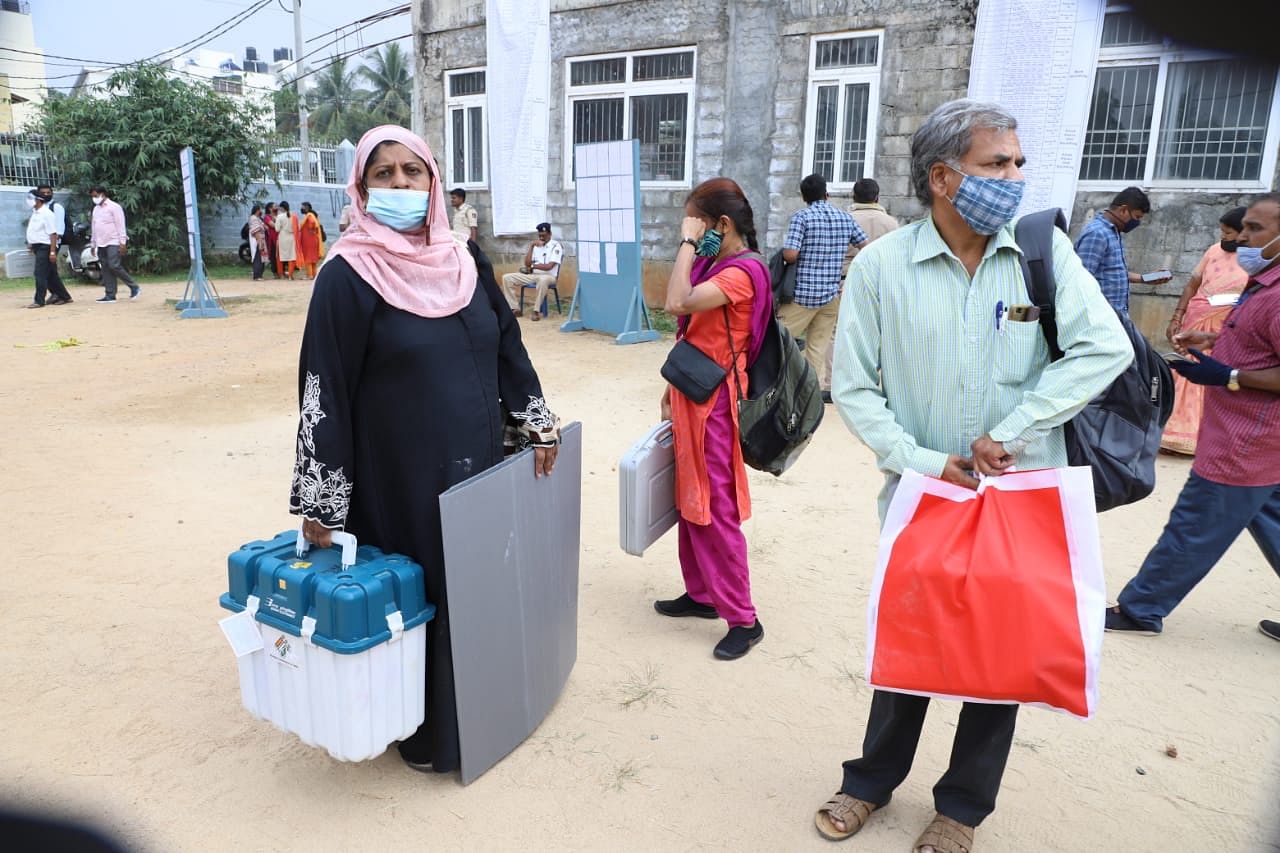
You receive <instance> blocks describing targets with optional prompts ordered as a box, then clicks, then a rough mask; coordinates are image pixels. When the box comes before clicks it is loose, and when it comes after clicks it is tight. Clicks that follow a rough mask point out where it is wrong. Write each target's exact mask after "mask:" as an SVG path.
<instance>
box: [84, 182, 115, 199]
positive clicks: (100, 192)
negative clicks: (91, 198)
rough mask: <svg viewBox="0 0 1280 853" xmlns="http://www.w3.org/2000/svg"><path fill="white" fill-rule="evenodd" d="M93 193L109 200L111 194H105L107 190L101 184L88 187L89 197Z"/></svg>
mask: <svg viewBox="0 0 1280 853" xmlns="http://www.w3.org/2000/svg"><path fill="white" fill-rule="evenodd" d="M94 193H97V194H98V195H105V196H106V197H107V198H111V193H109V192H107V188H106V187H104V186H103V185H102V184H94V185H93V186H91V187H89V195H93V194H94Z"/></svg>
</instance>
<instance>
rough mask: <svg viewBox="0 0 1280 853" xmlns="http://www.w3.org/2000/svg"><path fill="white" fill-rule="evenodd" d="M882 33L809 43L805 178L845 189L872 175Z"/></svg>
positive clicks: (837, 36) (825, 39)
mask: <svg viewBox="0 0 1280 853" xmlns="http://www.w3.org/2000/svg"><path fill="white" fill-rule="evenodd" d="M882 38H883V33H882V32H880V31H876V32H872V33H844V34H839V35H834V36H821V37H816V38H814V39H813V41H812V43H811V45H810V55H809V97H808V101H807V105H806V112H805V166H804V171H805V173H806V174H818V175H822V176H823V177H824V178H826V179H827V183H828V185H829V186H832V187H835V188H837V189H848V188H849V187H851V186H852V185H853V184H854V182H856V181H858V180H859V179H861V178H864V177H867V176H869V175H871V174H872V173H873V170H874V169H873V167H874V159H875V158H874V155H875V136H876V126H877V121H878V118H879V110H880V40H881V39H882Z"/></svg>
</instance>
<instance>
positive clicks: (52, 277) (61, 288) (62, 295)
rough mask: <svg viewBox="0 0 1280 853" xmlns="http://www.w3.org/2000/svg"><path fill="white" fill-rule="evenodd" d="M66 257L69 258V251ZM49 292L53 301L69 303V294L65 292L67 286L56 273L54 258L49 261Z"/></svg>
mask: <svg viewBox="0 0 1280 853" xmlns="http://www.w3.org/2000/svg"><path fill="white" fill-rule="evenodd" d="M67 257H71V250H70V249H68V250H67ZM49 292H50V293H51V294H53V296H54V298H55V299H61V300H62V301H63V302H70V301H71V294H70V293H68V292H67V286H66V285H65V284H63V283H62V276H61V275H60V274H59V273H58V258H57V257H56V256H55V257H53V258H52V259H50V261H49Z"/></svg>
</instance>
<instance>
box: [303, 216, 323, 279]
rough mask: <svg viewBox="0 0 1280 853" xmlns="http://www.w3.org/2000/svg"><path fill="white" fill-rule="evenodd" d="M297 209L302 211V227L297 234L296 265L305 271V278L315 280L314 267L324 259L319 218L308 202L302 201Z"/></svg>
mask: <svg viewBox="0 0 1280 853" xmlns="http://www.w3.org/2000/svg"><path fill="white" fill-rule="evenodd" d="M299 209H300V210H301V211H302V226H301V228H300V229H299V232H298V263H299V264H300V265H301V266H302V268H303V269H304V270H305V271H306V274H307V278H315V277H316V265H317V264H319V263H320V259H321V258H323V257H324V240H323V239H321V237H320V218H319V217H318V216H316V212H315V210H314V209H313V208H312V207H311V202H309V201H304V202H303V203H302V207H301V208H299Z"/></svg>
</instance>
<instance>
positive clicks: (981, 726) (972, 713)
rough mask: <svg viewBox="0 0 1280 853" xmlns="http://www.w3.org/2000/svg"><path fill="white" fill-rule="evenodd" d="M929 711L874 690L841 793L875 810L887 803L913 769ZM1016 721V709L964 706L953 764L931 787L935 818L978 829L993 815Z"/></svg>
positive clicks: (913, 700)
mask: <svg viewBox="0 0 1280 853" xmlns="http://www.w3.org/2000/svg"><path fill="white" fill-rule="evenodd" d="M928 710H929V700H928V699H927V698H925V697H923V696H909V695H907V694H905V693H890V692H888V691H885V690H877V691H875V695H873V696H872V698H871V714H870V715H869V716H868V718H867V734H866V737H865V738H864V739H863V742H862V757H861V758H857V759H854V760H852V761H846V762H845V763H844V783H843V784H842V785H841V786H840V790H841V791H843V792H844V793H846V794H849V795H850V796H853V797H857V798H858V799H859V800H866V801H867V802H869V803H875V804H876V805H884V804H885V803H887V802H889V797H890V796H891V795H892V794H893V791H894V789H895V788H897V787H898V786H899V785H901V784H902V781H903V780H904V779H906V778H907V773H908V772H910V770H911V762H912V760H914V758H915V755H916V744H917V743H918V742H919V741H920V729H921V728H922V727H923V726H924V716H925V712H926V711H928ZM1017 716H1018V706H1017V705H985V704H982V703H979V702H965V703H964V708H963V709H962V710H961V711H960V722H959V724H958V725H957V726H956V735H955V739H954V740H953V741H952V742H951V765H950V766H949V767H948V768H947V772H946V773H944V774H943V775H942V778H941V779H939V780H938V784H936V785H934V786H933V805H934V808H935V809H936V810H937V811H938V813H939V814H942V815H946V816H947V817H949V818H951V819H952V820H957V821H959V822H960V823H963V824H965V825H966V826H977V825H978V824H980V823H982V820H983V818H985V817H986V816H987V815H989V814H991V812H993V811H994V810H995V807H996V794H998V793H999V792H1000V779H1001V777H1002V776H1003V775H1004V766H1005V762H1007V761H1008V760H1009V748H1010V747H1011V746H1012V745H1013V726H1014V723H1015V722H1016V721H1017Z"/></svg>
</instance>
